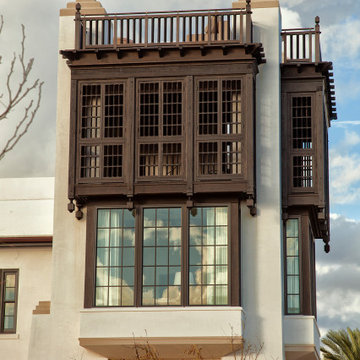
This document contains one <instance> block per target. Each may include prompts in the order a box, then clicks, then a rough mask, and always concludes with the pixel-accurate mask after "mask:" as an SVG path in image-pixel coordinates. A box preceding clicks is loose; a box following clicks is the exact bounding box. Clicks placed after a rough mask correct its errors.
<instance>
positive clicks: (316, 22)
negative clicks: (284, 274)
mask: <svg viewBox="0 0 360 360" xmlns="http://www.w3.org/2000/svg"><path fill="white" fill-rule="evenodd" d="M319 23H320V17H319V16H316V17H315V24H317V25H318V24H319Z"/></svg>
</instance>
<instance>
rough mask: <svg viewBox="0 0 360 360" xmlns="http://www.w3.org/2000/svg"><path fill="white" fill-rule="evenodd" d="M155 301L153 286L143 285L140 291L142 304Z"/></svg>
mask: <svg viewBox="0 0 360 360" xmlns="http://www.w3.org/2000/svg"><path fill="white" fill-rule="evenodd" d="M154 302H155V288H154V287H148V286H144V287H143V291H142V304H143V305H154Z"/></svg>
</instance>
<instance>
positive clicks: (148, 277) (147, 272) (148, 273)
mask: <svg viewBox="0 0 360 360" xmlns="http://www.w3.org/2000/svg"><path fill="white" fill-rule="evenodd" d="M143 284H144V285H154V284H155V268H154V267H144V269H143Z"/></svg>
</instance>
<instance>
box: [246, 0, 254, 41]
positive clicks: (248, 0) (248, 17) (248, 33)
mask: <svg viewBox="0 0 360 360" xmlns="http://www.w3.org/2000/svg"><path fill="white" fill-rule="evenodd" d="M250 3H251V0H246V36H245V42H246V44H250V43H251V42H252V36H251V33H252V31H251V30H252V29H251V4H250Z"/></svg>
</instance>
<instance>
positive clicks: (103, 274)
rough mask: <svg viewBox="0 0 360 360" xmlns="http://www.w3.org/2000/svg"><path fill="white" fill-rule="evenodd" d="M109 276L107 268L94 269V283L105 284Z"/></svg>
mask: <svg viewBox="0 0 360 360" xmlns="http://www.w3.org/2000/svg"><path fill="white" fill-rule="evenodd" d="M108 278H109V270H108V268H97V269H96V285H98V286H107V285H108Z"/></svg>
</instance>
